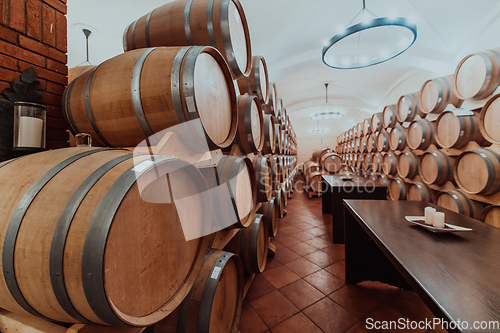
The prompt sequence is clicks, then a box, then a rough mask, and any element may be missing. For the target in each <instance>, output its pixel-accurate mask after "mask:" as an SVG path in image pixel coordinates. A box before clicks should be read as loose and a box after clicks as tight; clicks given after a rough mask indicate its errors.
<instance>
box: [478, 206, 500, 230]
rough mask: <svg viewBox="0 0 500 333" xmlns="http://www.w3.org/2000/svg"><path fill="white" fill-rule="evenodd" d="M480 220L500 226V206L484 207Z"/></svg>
mask: <svg viewBox="0 0 500 333" xmlns="http://www.w3.org/2000/svg"><path fill="white" fill-rule="evenodd" d="M480 220H481V221H483V222H485V223H486V224H489V225H492V226H494V227H497V228H500V206H499V205H491V206H488V207H486V208H485V209H483V211H482V212H481V217H480Z"/></svg>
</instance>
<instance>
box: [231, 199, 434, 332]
mask: <svg viewBox="0 0 500 333" xmlns="http://www.w3.org/2000/svg"><path fill="white" fill-rule="evenodd" d="M286 209H287V211H288V215H287V216H286V217H285V218H283V219H281V220H280V222H279V223H280V225H279V230H278V235H277V237H275V238H274V240H273V243H274V244H276V248H277V253H276V256H275V257H274V258H269V260H268V263H267V266H266V270H265V272H264V273H263V274H261V275H259V276H257V277H256V278H255V279H254V282H253V284H252V286H251V288H250V290H249V292H248V294H247V296H246V298H245V302H244V305H243V310H242V316H241V322H240V327H239V329H240V332H241V333H265V332H272V333H316V332H317V333H321V332H376V331H375V330H368V329H367V328H366V325H365V320H366V318H374V320H398V319H399V318H408V319H410V320H416V321H419V320H425V318H429V320H432V318H433V315H432V313H431V312H430V310H429V309H428V308H427V307H426V306H425V304H424V303H423V302H422V300H420V298H419V297H418V296H417V295H416V294H415V293H413V292H408V291H403V290H400V289H398V288H396V287H392V286H389V285H386V284H382V283H378V282H363V283H360V284H358V285H349V284H346V283H345V281H344V275H345V260H344V246H343V245H335V244H332V242H331V239H332V238H331V237H332V225H331V215H323V214H322V213H321V199H320V198H312V199H308V198H307V194H305V193H297V192H296V193H294V196H293V199H291V200H290V201H289V203H288V206H287V207H286ZM379 332H380V331H379ZM398 332H401V330H400V331H398ZM411 332H419V331H418V330H416V331H411ZM423 332H426V331H425V330H424V331H423ZM427 332H429V333H432V332H433V331H427Z"/></svg>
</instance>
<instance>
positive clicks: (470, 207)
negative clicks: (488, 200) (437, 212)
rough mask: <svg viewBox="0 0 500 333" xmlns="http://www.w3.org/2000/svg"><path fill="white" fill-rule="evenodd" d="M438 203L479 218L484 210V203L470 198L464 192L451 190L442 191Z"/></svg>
mask: <svg viewBox="0 0 500 333" xmlns="http://www.w3.org/2000/svg"><path fill="white" fill-rule="evenodd" d="M436 204H437V205H438V206H441V207H443V208H446V209H449V210H451V211H454V212H456V213H459V214H463V215H466V216H469V217H472V218H474V219H478V218H479V217H480V215H481V212H482V210H483V208H484V207H483V205H482V204H480V203H479V202H477V201H474V200H470V199H469V198H468V197H467V195H465V193H464V192H462V191H460V190H451V191H444V192H440V193H439V194H438V197H437V201H436Z"/></svg>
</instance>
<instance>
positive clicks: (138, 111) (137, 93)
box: [130, 47, 158, 145]
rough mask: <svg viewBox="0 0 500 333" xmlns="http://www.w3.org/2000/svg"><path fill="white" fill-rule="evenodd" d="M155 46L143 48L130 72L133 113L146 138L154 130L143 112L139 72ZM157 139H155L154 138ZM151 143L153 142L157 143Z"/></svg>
mask: <svg viewBox="0 0 500 333" xmlns="http://www.w3.org/2000/svg"><path fill="white" fill-rule="evenodd" d="M155 49H156V48H155V47H153V48H148V49H145V50H144V51H143V52H142V53H141V55H140V56H139V58H137V61H136V62H135V66H134V70H133V72H132V81H131V85H130V86H131V90H132V103H133V105H134V111H135V115H136V117H137V120H138V121H139V124H140V125H141V129H142V132H143V133H144V135H145V136H146V138H152V137H153V136H154V132H153V130H152V129H151V126H150V125H149V122H148V119H147V118H146V114H145V113H144V109H143V107H142V98H141V73H142V68H143V67H144V63H145V62H146V58H147V57H148V56H149V55H150V54H151V52H152V51H154V50H155ZM156 141H157V140H156ZM157 143H158V142H156V143H153V145H154V144H157Z"/></svg>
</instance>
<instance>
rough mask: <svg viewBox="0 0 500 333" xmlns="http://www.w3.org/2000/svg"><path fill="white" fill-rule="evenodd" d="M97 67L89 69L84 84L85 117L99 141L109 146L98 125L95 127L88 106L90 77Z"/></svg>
mask: <svg viewBox="0 0 500 333" xmlns="http://www.w3.org/2000/svg"><path fill="white" fill-rule="evenodd" d="M97 68H98V67H96V68H94V69H92V70H91V73H90V75H89V77H88V78H87V83H86V84H85V112H86V113H87V118H88V119H89V122H90V125H92V129H93V130H94V132H95V133H96V134H97V136H98V137H99V139H100V140H101V142H102V143H104V144H105V145H106V146H108V147H111V145H110V144H109V142H108V141H107V140H106V139H105V138H104V136H103V135H102V133H101V131H100V130H99V127H97V124H96V123H95V119H94V115H93V113H92V108H91V106H90V87H91V85H92V78H93V77H94V74H95V72H96V70H97Z"/></svg>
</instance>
